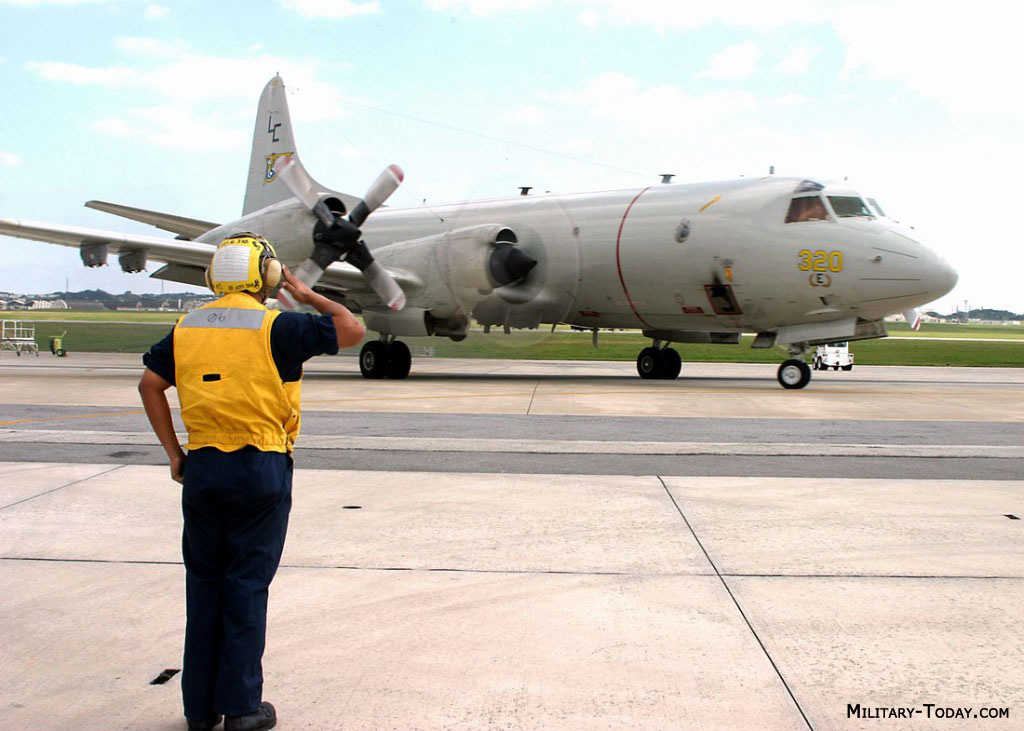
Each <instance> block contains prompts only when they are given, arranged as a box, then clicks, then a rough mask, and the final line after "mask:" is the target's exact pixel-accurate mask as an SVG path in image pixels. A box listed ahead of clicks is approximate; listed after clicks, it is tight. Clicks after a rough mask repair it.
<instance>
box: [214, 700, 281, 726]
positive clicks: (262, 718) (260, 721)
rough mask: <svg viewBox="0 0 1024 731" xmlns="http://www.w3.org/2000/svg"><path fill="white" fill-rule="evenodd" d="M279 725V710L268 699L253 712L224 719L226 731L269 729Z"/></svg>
mask: <svg viewBox="0 0 1024 731" xmlns="http://www.w3.org/2000/svg"><path fill="white" fill-rule="evenodd" d="M276 725H277V711H275V710H274V706H272V705H271V704H270V703H267V702H266V701H263V702H262V703H260V707H259V708H257V709H256V710H255V711H253V712H252V713H247V714H245V715H244V716H228V717H227V718H225V719H224V731H269V730H270V729H272V728H274V726H276Z"/></svg>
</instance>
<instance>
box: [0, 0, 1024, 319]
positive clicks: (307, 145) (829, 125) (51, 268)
mask: <svg viewBox="0 0 1024 731" xmlns="http://www.w3.org/2000/svg"><path fill="white" fill-rule="evenodd" d="M1014 8H1015V6H1014V4H1013V3H1007V2H1001V1H1000V2H990V1H989V0H975V1H974V2H971V3H956V4H952V3H935V2H933V1H931V0H929V1H928V2H918V1H917V0H906V1H904V2H899V1H897V2H860V1H858V0H851V1H849V2H829V1H828V0H814V1H811V0H806V1H805V0H773V2H770V3H766V2H763V1H760V0H759V1H754V2H748V1H747V0H741V1H737V2H728V1H727V0H722V1H721V2H717V3H699V4H698V3H678V2H668V0H661V1H655V0H560V1H556V0H405V1H402V2H399V1H398V0H261V1H247V2H243V1H242V0H221V1H220V2H216V3H212V2H204V1H203V0H180V1H178V2H171V1H170V0H165V2H162V3H152V2H146V1H145V0H0V28H3V30H4V33H3V37H4V42H3V44H2V45H0V75H2V79H3V81H4V84H5V87H6V89H5V93H4V102H3V104H0V130H2V133H0V216H4V217H10V218H18V219H29V220H35V221H46V222H51V223H59V224H64V225H72V226H87V227H91V228H101V229H107V230H113V231H123V232H133V233H146V234H157V235H159V234H160V233H161V232H159V231H158V230H156V229H153V228H152V227H149V226H145V225H144V224H139V223H135V222H132V221H127V220H124V219H121V218H118V217H114V216H110V215H109V214H104V213H101V212H99V211H94V210H91V209H87V208H84V207H83V203H84V202H85V201H87V200H91V199H97V200H104V201H111V202H116V203H122V204H125V205H130V206H135V207H140V208H147V209H154V210H158V211H164V212H168V213H175V214H178V215H182V216H187V217H190V218H197V219H202V220H208V221H217V222H226V221H230V220H232V219H234V218H237V217H238V216H239V215H240V212H241V207H242V197H243V194H244V186H245V176H246V171H247V168H248V162H249V149H250V145H251V140H252V134H253V124H254V118H255V112H256V103H257V100H258V98H259V95H260V92H261V90H262V88H263V86H264V85H265V84H266V82H267V81H268V80H269V79H270V78H271V77H273V76H274V74H275V73H280V74H281V76H282V78H283V80H284V83H285V85H286V87H287V89H288V94H289V106H290V109H291V114H292V121H293V125H294V128H295V135H296V141H297V146H298V149H299V152H300V154H301V155H302V159H303V162H304V163H305V165H306V167H307V169H309V171H310V173H311V174H312V175H313V176H314V177H316V178H317V179H318V180H320V181H321V182H322V183H324V184H325V185H328V186H330V187H333V188H335V189H338V190H342V191H345V192H350V193H353V194H357V195H358V194H360V193H361V192H362V191H363V190H364V189H365V188H366V186H368V185H369V184H370V183H371V182H372V181H373V179H374V178H375V177H376V175H377V173H378V172H380V170H381V169H383V168H384V167H385V166H386V165H388V164H389V163H398V164H399V165H401V166H402V168H403V169H404V170H405V175H406V179H405V183H404V184H403V186H402V188H400V189H399V191H398V192H397V193H396V194H395V196H394V197H393V198H392V201H391V203H392V204H393V205H400V206H401V205H419V204H421V203H422V202H423V201H424V200H425V201H426V202H427V203H428V204H429V203H445V202H451V201H458V200H464V199H470V198H479V197H491V196H504V195H514V194H516V193H517V192H518V190H517V188H518V186H521V185H530V186H533V187H534V188H535V189H537V190H541V191H552V192H556V193H563V192H564V193H568V192H578V191H588V190H609V189H622V188H634V187H636V188H638V187H643V186H646V185H649V184H651V183H656V182H658V181H659V179H660V178H659V176H660V174H661V173H674V174H675V175H676V178H675V181H676V182H681V183H685V182H698V181H706V180H726V179H731V178H736V177H739V176H743V175H764V174H766V173H767V172H768V171H769V168H770V167H771V166H774V168H775V172H776V174H779V175H786V176H799V177H807V178H819V179H829V180H842V179H848V180H849V182H850V184H852V185H853V186H855V187H857V188H858V189H859V190H861V192H862V193H864V194H865V195H868V196H870V197H873V198H876V199H877V200H878V201H879V202H880V203H881V205H882V206H883V207H884V208H885V209H886V211H887V213H889V214H890V215H892V216H893V217H895V218H897V219H899V220H900V221H901V222H903V223H906V224H909V225H911V226H913V227H914V228H915V230H916V231H917V233H918V234H919V236H920V238H921V240H922V241H923V242H924V243H925V244H927V245H928V246H930V247H931V248H932V249H934V250H935V251H937V252H938V253H939V254H941V255H942V256H943V257H944V258H946V259H947V260H948V261H949V262H950V263H951V264H953V266H954V267H955V268H956V269H957V270H958V271H959V273H960V281H959V284H958V285H957V287H956V289H955V290H953V292H952V293H950V294H949V295H947V296H946V297H944V298H942V300H940V301H938V302H936V303H934V308H935V309H937V310H939V311H940V312H944V313H945V312H952V311H954V310H955V309H957V308H958V307H959V308H963V307H964V306H965V302H966V303H968V306H969V307H970V308H972V309H974V308H978V307H990V308H996V309H1008V310H1011V311H1014V312H1024V287H1022V286H1021V284H1020V277H1021V276H1022V273H1024V253H1022V252H1024V246H1022V244H1024V242H1022V240H1021V239H1022V235H1021V233H1020V227H1019V226H1018V225H1016V223H1017V221H1019V209H1018V207H1017V206H1018V205H1019V203H1018V200H1017V194H1018V187H1019V185H1018V177H1019V172H1020V170H1021V167H1022V166H1021V162H1022V157H1024V154H1022V153H1024V94H1022V93H1021V86H1020V82H1019V72H1020V69H1021V68H1024V43H1021V40H1020V34H1019V20H1020V18H1019V12H1018V11H1016V10H1015V9H1014ZM0 252H2V255H3V259H2V261H3V265H2V268H0V291H14V292H21V293H46V292H53V291H62V290H64V289H65V287H66V286H67V287H69V288H70V289H71V290H82V289H106V290H107V291H110V292H115V293H120V292H124V291H128V290H130V291H133V292H160V291H162V290H161V287H162V286H165V287H166V291H182V290H186V289H188V288H186V287H184V285H178V284H174V283H166V284H165V285H163V284H162V283H161V282H159V281H157V280H151V279H149V278H147V277H146V275H145V274H136V275H128V274H124V273H122V272H121V271H120V269H119V267H118V266H117V262H116V259H115V258H113V257H112V258H111V262H112V266H107V267H103V268H99V269H87V268H85V267H83V266H82V265H81V262H80V259H79V256H78V252H77V251H76V250H74V249H68V248H64V247H58V246H52V245H48V244H42V243H35V242H29V241H23V240H20V239H12V238H5V237H0ZM155 268H156V265H154V264H152V263H151V264H150V270H151V271H152V270H154V269H155Z"/></svg>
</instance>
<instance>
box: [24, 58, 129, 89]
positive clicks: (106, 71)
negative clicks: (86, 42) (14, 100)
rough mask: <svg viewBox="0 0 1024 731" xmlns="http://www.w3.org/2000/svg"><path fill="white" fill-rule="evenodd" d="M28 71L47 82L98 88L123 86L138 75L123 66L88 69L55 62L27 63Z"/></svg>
mask: <svg viewBox="0 0 1024 731" xmlns="http://www.w3.org/2000/svg"><path fill="white" fill-rule="evenodd" d="M25 67H26V68H27V69H28V70H29V71H35V72H36V73H38V74H39V75H40V76H42V77H43V78H44V79H47V80H49V81H67V82H69V83H72V84H96V85H98V86H112V87H117V86H124V85H125V84H128V83H131V82H132V81H133V80H134V79H137V78H138V73H137V72H136V71H134V70H132V69H130V68H126V67H124V66H111V67H107V68H90V67H88V66H79V65H78V64H73V63H61V62H57V61H43V62H38V61H29V62H28V63H27V64H25Z"/></svg>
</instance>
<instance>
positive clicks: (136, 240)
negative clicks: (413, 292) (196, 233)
mask: <svg viewBox="0 0 1024 731" xmlns="http://www.w3.org/2000/svg"><path fill="white" fill-rule="evenodd" d="M0 235H2V236H12V237H14V238H19V239H30V240H32V241H43V242H45V243H48V244H58V245H60V246H68V247H72V248H76V249H85V250H88V249H89V248H90V247H101V246H103V245H106V247H107V251H108V252H110V253H113V254H126V253H132V254H137V253H139V252H145V255H146V259H156V260H158V261H163V262H166V263H167V266H165V267H163V268H161V269H160V270H158V271H156V272H154V273H153V274H152V275H151V276H152V277H153V278H154V279H166V280H169V281H175V282H184V283H185V284H193V285H197V286H203V284H204V279H203V273H204V272H205V271H206V267H207V266H208V265H209V264H210V257H211V256H213V251H214V249H215V248H216V247H215V246H214V245H213V244H204V243H201V242H198V241H182V240H180V239H168V238H164V237H161V236H145V235H140V234H125V233H119V232H116V231H104V230H102V229H93V228H79V227H75V226H60V225H57V224H53V223H40V222H38V221H27V220H23V219H16V218H0ZM392 274H393V275H394V276H395V278H396V280H397V281H398V283H399V285H400V286H401V287H402V288H403V289H405V290H408V288H409V287H413V286H417V285H419V284H420V281H419V279H418V278H416V277H414V276H412V275H410V274H408V273H406V272H401V271H399V272H395V271H392ZM319 286H320V287H322V288H324V289H329V290H334V291H338V292H344V293H346V294H348V295H351V297H352V298H353V299H354V300H355V301H356V302H358V303H359V306H373V305H376V304H379V297H377V295H376V294H375V293H374V291H373V289H372V288H371V287H370V285H369V284H368V283H367V281H366V278H365V277H364V276H363V273H362V272H360V271H359V270H358V269H356V268H355V267H354V266H352V265H351V264H346V263H342V262H335V263H334V264H332V265H331V266H329V267H328V268H327V271H326V272H324V277H323V279H322V280H321V281H320V283H319Z"/></svg>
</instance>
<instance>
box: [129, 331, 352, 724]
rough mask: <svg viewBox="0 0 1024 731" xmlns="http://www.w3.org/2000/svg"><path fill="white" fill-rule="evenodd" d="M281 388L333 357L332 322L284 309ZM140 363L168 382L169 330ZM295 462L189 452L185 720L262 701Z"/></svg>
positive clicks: (278, 359) (275, 339) (276, 338)
mask: <svg viewBox="0 0 1024 731" xmlns="http://www.w3.org/2000/svg"><path fill="white" fill-rule="evenodd" d="M270 341H271V354H272V356H273V358H274V363H275V364H276V365H277V370H278V372H279V373H280V375H281V379H282V381H284V382H291V381H296V380H299V379H301V377H302V364H303V363H304V362H305V361H306V360H308V359H309V358H311V357H313V356H314V355H320V354H331V355H333V354H334V353H337V352H338V343H337V337H336V334H335V330H334V324H333V321H332V319H331V317H330V315H321V316H319V317H318V316H314V315H311V314H304V313H294V312H282V313H281V314H280V315H279V316H278V317H277V319H276V320H275V321H274V323H273V326H272V328H271V333H270ZM143 363H144V364H145V365H146V367H147V368H149V369H150V370H152V371H154V372H155V373H157V374H158V375H160V376H161V377H162V378H164V379H165V380H167V381H168V382H169V383H172V384H173V383H174V333H173V330H172V331H171V333H170V334H168V335H167V337H165V338H164V339H163V340H161V341H160V342H159V343H157V344H156V345H154V346H153V347H152V348H151V349H150V352H148V353H147V354H146V355H145V356H143ZM291 488H292V459H291V456H290V455H287V454H284V453H281V452H262V451H260V450H258V449H256V448H255V447H244V448H243V449H240V450H238V451H235V452H221V451H220V450H218V449H215V448H213V447H206V448H203V449H197V450H194V451H192V452H190V453H189V455H188V459H187V461H186V464H185V474H184V485H183V487H182V513H183V515H184V530H183V532H182V556H183V558H184V563H185V608H186V616H187V622H186V626H185V652H184V661H183V662H184V664H183V667H182V674H181V690H182V699H183V701H184V710H185V717H186V718H190V719H207V718H213V717H214V716H215V715H217V714H224V715H243V714H246V713H250V712H252V711H253V710H255V709H256V708H258V707H259V705H260V703H261V701H262V700H263V666H262V658H263V649H264V646H265V643H266V626H267V597H268V589H269V587H270V582H271V581H272V580H273V578H274V574H275V573H276V572H277V567H278V564H279V563H280V560H281V553H282V551H283V550H284V541H285V534H286V532H287V528H288V513H289V511H290V509H291Z"/></svg>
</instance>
